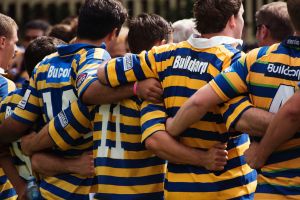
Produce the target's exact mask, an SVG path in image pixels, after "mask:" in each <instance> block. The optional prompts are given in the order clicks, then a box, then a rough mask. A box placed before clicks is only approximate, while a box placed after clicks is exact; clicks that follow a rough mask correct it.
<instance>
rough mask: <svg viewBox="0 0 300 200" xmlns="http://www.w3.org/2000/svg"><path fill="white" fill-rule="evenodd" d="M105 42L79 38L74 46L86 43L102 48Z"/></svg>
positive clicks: (103, 40)
mask: <svg viewBox="0 0 300 200" xmlns="http://www.w3.org/2000/svg"><path fill="white" fill-rule="evenodd" d="M103 42H105V39H100V40H87V39H81V38H77V39H76V40H75V41H74V44H76V43H84V44H91V45H95V46H100V45H101V44H102V43H103Z"/></svg>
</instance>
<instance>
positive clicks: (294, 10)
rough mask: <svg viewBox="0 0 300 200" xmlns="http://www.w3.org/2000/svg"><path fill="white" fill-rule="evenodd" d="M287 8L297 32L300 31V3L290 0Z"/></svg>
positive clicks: (296, 0)
mask: <svg viewBox="0 0 300 200" xmlns="http://www.w3.org/2000/svg"><path fill="white" fill-rule="evenodd" d="M287 7H288V12H289V15H290V18H291V21H292V24H293V26H294V28H295V29H296V31H300V21H299V19H300V1H299V0H288V1H287Z"/></svg>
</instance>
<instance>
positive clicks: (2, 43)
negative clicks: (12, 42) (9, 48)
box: [0, 36, 6, 49]
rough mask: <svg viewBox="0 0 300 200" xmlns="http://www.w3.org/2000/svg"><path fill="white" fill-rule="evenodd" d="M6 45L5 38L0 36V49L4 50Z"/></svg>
mask: <svg viewBox="0 0 300 200" xmlns="http://www.w3.org/2000/svg"><path fill="white" fill-rule="evenodd" d="M5 45H6V37H5V36H1V37H0V48H1V49H4V48H5Z"/></svg>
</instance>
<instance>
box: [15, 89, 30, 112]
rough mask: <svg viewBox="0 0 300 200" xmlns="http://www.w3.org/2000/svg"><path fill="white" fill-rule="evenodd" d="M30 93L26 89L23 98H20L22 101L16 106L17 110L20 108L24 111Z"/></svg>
mask: <svg viewBox="0 0 300 200" xmlns="http://www.w3.org/2000/svg"><path fill="white" fill-rule="evenodd" d="M30 93H31V91H30V90H28V89H27V90H26V92H25V94H24V96H23V98H22V100H21V101H20V102H19V104H18V107H19V108H21V109H23V110H24V109H25V107H26V105H27V102H28V99H29V97H30Z"/></svg>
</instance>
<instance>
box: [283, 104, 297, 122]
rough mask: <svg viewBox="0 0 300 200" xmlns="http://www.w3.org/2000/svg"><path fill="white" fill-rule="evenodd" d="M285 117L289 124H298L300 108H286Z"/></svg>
mask: <svg viewBox="0 0 300 200" xmlns="http://www.w3.org/2000/svg"><path fill="white" fill-rule="evenodd" d="M285 117H286V118H287V119H289V120H290V121H291V122H294V123H299V122H300V108H299V107H297V106H288V107H286V112H285Z"/></svg>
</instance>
